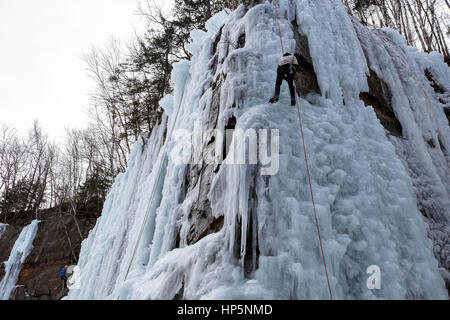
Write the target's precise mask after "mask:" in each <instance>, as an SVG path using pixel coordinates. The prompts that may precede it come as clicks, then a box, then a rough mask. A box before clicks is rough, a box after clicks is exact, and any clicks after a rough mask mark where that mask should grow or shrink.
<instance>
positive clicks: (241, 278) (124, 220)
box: [67, 0, 450, 299]
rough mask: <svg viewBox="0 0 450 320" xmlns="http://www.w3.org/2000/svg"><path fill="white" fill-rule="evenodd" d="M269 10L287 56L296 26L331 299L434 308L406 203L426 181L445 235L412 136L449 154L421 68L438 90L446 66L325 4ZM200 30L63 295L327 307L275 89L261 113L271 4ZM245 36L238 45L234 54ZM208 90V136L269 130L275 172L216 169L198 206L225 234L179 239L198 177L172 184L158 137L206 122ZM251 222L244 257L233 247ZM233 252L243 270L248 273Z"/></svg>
mask: <svg viewBox="0 0 450 320" xmlns="http://www.w3.org/2000/svg"><path fill="white" fill-rule="evenodd" d="M278 2H279V14H280V24H281V32H282V35H283V43H284V48H285V50H286V51H289V52H293V51H294V49H295V48H296V42H295V38H294V30H293V25H292V23H291V21H292V20H296V22H297V24H298V26H299V30H298V31H299V32H301V33H302V34H304V35H306V36H307V37H308V42H309V47H310V53H311V57H312V61H313V64H314V69H315V72H316V74H317V79H318V83H319V86H320V88H321V91H322V95H321V96H320V95H317V94H310V95H308V96H307V97H303V98H301V99H300V101H299V102H300V106H301V109H302V112H303V125H304V132H305V140H306V145H307V149H308V157H309V164H310V170H311V176H312V184H313V189H314V196H315V200H316V204H317V214H318V220H319V224H320V228H321V235H322V240H323V245H324V251H325V258H326V260H327V265H328V272H329V275H330V281H331V288H332V290H333V294H334V297H335V298H337V299H431V298H438V299H448V294H447V291H446V289H445V285H444V280H443V278H442V276H441V275H440V273H439V268H438V262H437V260H436V258H435V257H434V255H433V243H432V241H431V240H430V239H429V238H428V236H427V233H428V232H429V227H428V225H427V224H426V221H425V218H424V217H423V216H422V214H421V213H420V211H419V209H418V206H417V202H418V201H417V197H418V195H417V193H418V189H417V188H418V187H417V186H418V185H420V184H426V187H423V190H428V192H431V196H429V197H427V198H426V200H427V201H431V202H433V203H432V204H431V205H432V206H433V207H435V208H440V209H439V210H440V211H439V210H437V211H436V212H439V214H440V217H436V219H437V220H440V223H442V224H443V225H444V226H445V225H448V224H446V223H447V222H448V217H449V212H448V208H449V201H448V199H449V190H450V188H449V175H448V162H449V158H448V155H447V158H446V157H445V155H444V154H443V152H442V151H441V149H439V148H435V149H434V150H430V148H428V147H427V145H426V142H425V141H428V140H430V139H435V140H436V142H437V141H438V140H440V141H441V143H442V145H443V147H444V148H445V149H446V150H450V144H449V139H450V133H449V127H448V126H445V121H446V119H445V115H444V113H443V112H442V107H441V109H439V104H438V103H437V102H436V101H435V100H434V98H433V97H432V92H431V91H430V88H427V87H424V83H425V82H426V79H425V78H424V76H422V77H419V74H421V75H422V74H423V70H424V67H427V68H428V69H430V71H431V72H432V74H433V75H434V76H435V77H436V80H437V81H439V83H443V84H446V85H447V86H448V85H449V84H450V70H449V68H448V67H447V66H446V65H445V64H444V63H443V61H442V57H440V56H438V55H436V54H430V55H427V54H423V53H419V52H417V50H415V49H413V48H407V47H406V46H405V45H404V41H403V40H402V39H401V38H400V36H399V35H398V34H396V33H394V32H393V31H392V30H383V31H377V32H373V31H369V30H368V29H365V28H364V27H361V28H359V27H357V26H356V27H355V25H356V24H355V23H354V22H352V19H351V18H350V17H349V16H348V15H347V13H346V12H345V10H344V7H343V6H342V4H341V2H340V1H339V0H296V1H289V0H281V1H278ZM222 26H223V28H222V30H221V31H220V37H221V38H220V41H219V42H218V43H217V50H216V52H212V50H211V48H212V47H213V45H214V41H215V39H216V36H217V35H219V30H220V28H221V27H222ZM207 30H208V31H207V32H203V31H199V30H196V31H193V32H192V38H193V43H192V44H191V45H190V46H189V50H190V51H191V53H192V54H193V58H192V60H191V61H190V62H187V61H182V62H179V63H177V64H175V65H174V70H173V74H172V79H173V81H174V83H175V91H174V94H173V96H172V95H171V96H168V97H166V98H164V100H163V101H162V102H161V105H162V106H163V108H164V109H165V115H164V117H163V120H162V122H161V124H160V125H158V126H156V127H155V128H154V130H153V131H152V133H151V134H150V135H149V137H148V138H147V139H146V143H145V144H143V142H142V141H141V140H140V141H138V142H137V143H136V145H135V146H134V149H133V151H132V153H131V155H130V158H129V165H128V169H127V171H126V172H125V173H123V174H120V175H119V176H118V177H117V178H116V181H115V183H114V185H113V187H112V190H111V192H110V194H109V195H108V197H107V200H106V202H105V205H104V209H103V214H102V216H101V217H100V218H99V219H98V221H97V224H96V226H95V228H94V229H93V230H92V231H91V233H90V235H89V237H88V238H87V239H86V240H85V241H84V242H83V246H82V249H81V253H80V259H79V263H78V265H77V267H76V268H75V272H74V276H73V280H74V282H75V284H74V286H73V287H72V288H71V290H70V292H69V295H68V297H67V298H68V299H117V298H120V299H172V298H174V297H175V295H176V294H177V293H180V292H182V296H183V298H184V299H327V298H328V289H327V283H326V280H325V274H324V270H323V263H322V257H321V254H320V248H319V243H318V238H317V233H316V229H315V223H314V216H313V211H312V205H311V199H310V195H309V187H308V182H307V179H306V168H305V161H304V155H303V149H302V144H301V137H300V132H299V124H298V119H297V111H296V109H295V108H293V107H291V106H290V104H289V102H290V101H289V94H288V90H287V86H286V85H285V84H284V85H283V87H282V92H281V100H280V102H279V103H278V104H275V105H271V104H268V103H267V100H268V98H269V97H270V96H271V95H272V92H273V86H274V83H275V78H276V65H277V61H278V59H279V58H280V55H281V49H280V39H279V36H278V26H277V22H276V20H275V11H274V8H273V4H272V3H268V2H267V3H264V4H261V5H257V6H255V7H253V8H251V9H250V10H248V11H247V10H245V8H244V7H243V6H241V7H239V8H238V9H237V10H235V11H234V12H232V13H230V14H226V13H224V12H222V13H220V14H218V15H216V16H215V17H213V18H212V19H211V20H210V21H209V23H208V24H207ZM244 32H245V46H244V47H241V48H238V45H237V43H238V40H239V37H240V36H241V35H242V34H243V33H244ZM363 46H364V50H365V51H366V54H367V52H368V53H369V55H368V56H369V59H368V60H369V61H368V60H366V56H365V52H364V50H363ZM214 63H216V67H214V68H212V67H211V66H212V65H213V64H214ZM369 67H371V68H376V69H377V71H379V72H380V74H379V76H380V77H383V79H384V80H385V81H386V82H387V83H388V84H389V85H390V86H392V89H393V90H392V93H393V107H394V109H395V113H396V115H397V117H398V118H399V121H400V122H401V124H402V126H403V128H404V136H405V139H406V140H407V142H406V145H405V148H406V152H407V156H405V159H402V157H401V156H399V155H398V150H396V148H395V147H394V145H393V143H392V142H391V141H390V138H388V137H387V135H386V134H385V130H384V128H383V126H382V125H381V124H380V122H379V120H378V119H377V117H376V115H375V112H374V110H373V108H371V107H365V106H364V103H363V102H362V101H361V100H360V97H359V94H360V92H364V91H367V90H368V84H367V74H368V73H369ZM422 78H423V79H422ZM212 83H214V84H215V86H214V87H215V88H213V87H212ZM217 88H218V89H217ZM419 88H422V90H419ZM445 88H446V89H450V88H447V87H445ZM214 90H220V96H219V99H218V101H219V102H218V103H219V104H220V108H219V112H218V115H217V125H216V127H217V128H224V127H225V125H226V124H227V121H228V119H229V118H230V117H231V116H234V117H235V118H236V119H237V124H236V129H243V130H244V131H245V130H247V129H263V128H265V129H278V130H279V139H280V145H279V170H278V173H277V174H275V175H271V176H264V175H261V174H260V173H261V169H262V168H261V165H249V164H239V165H237V164H234V165H233V164H222V165H221V166H220V168H219V169H218V171H217V173H212V174H213V175H214V177H213V178H212V183H211V189H210V192H209V194H208V199H209V202H210V203H211V211H212V215H213V216H214V217H220V216H223V217H224V224H223V227H222V229H221V230H220V231H219V232H217V233H213V234H210V235H208V236H206V237H204V238H202V239H201V240H200V241H198V242H197V243H195V244H193V245H188V244H187V241H186V237H187V235H188V234H189V232H190V230H189V213H190V211H191V208H192V206H193V205H194V203H195V202H196V201H197V199H198V197H199V195H200V192H201V190H200V189H199V188H200V186H201V183H198V184H196V185H195V187H192V188H189V190H187V191H186V190H184V186H185V176H186V169H187V166H186V165H185V164H183V163H179V162H177V161H175V160H176V157H175V156H177V155H179V154H180V152H181V151H180V149H179V148H177V146H178V145H177V143H176V142H177V140H176V139H175V137H174V136H172V135H171V133H172V132H173V133H174V135H175V134H176V133H177V132H182V131H181V129H184V130H185V131H184V132H194V131H195V130H194V125H195V121H201V123H202V125H203V127H204V128H207V127H208V125H209V116H210V113H211V108H212V107H213V106H214V101H216V102H217V99H216V97H215V96H214ZM167 119H168V121H166V120H167ZM166 123H167V126H166ZM172 129H174V130H175V131H172ZM166 130H167V131H166ZM165 132H166V133H167V139H165ZM164 141H165V144H164V143H163V142H164ZM235 141H236V137H234V138H233V143H232V147H233V145H234V144H235ZM231 150H233V149H232V148H231ZM272 150H274V149H272ZM408 166H409V167H408ZM410 167H411V168H414V169H415V172H416V174H417V176H416V177H415V178H414V179H416V180H414V179H413V178H412V177H411V172H410V169H409V168H410ZM418 182H419V183H418ZM419 191H420V190H419ZM429 195H430V194H429ZM237 221H241V225H242V227H241V228H239V227H238V226H237V225H236V223H237ZM250 225H251V226H250ZM250 227H252V228H251V229H252V230H253V236H252V239H251V240H252V242H253V243H252V245H251V248H252V252H246V251H247V245H246V244H247V241H246V237H247V236H248V232H247V231H248V230H250ZM237 233H240V234H241V235H240V238H241V241H240V242H237V241H236V238H237ZM445 236H446V237H447V239H444V240H446V241H448V233H447V234H446V235H445V232H444V237H445ZM177 238H179V241H177ZM138 240H139V241H138ZM256 241H257V243H256ZM239 245H240V247H238V248H236V246H239ZM256 248H258V249H256ZM236 251H237V252H240V255H239V256H240V257H241V258H238V257H236V254H235V252H236ZM257 251H258V252H257ZM244 256H247V257H250V260H252V261H253V263H252V264H251V265H252V268H253V270H251V271H252V272H250V273H248V272H245V271H244V267H245V264H246V262H245V261H244V260H245V259H244V258H242V257H244ZM256 260H257V261H258V267H257V268H256V267H255V266H256ZM371 265H376V266H378V267H379V269H380V271H381V277H380V279H381V288H380V289H369V288H368V287H367V285H366V280H367V279H368V277H369V274H367V272H366V271H367V268H368V267H369V266H371Z"/></svg>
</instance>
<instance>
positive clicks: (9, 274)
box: [0, 220, 39, 300]
mask: <svg viewBox="0 0 450 320" xmlns="http://www.w3.org/2000/svg"><path fill="white" fill-rule="evenodd" d="M38 223H39V221H38V220H33V222H31V224H29V225H28V226H26V227H24V228H23V229H22V231H21V232H20V235H19V238H17V240H16V242H15V243H14V247H13V248H12V250H11V254H10V255H9V259H8V261H5V262H3V263H4V265H5V275H4V276H3V279H2V281H1V282H0V300H8V299H9V298H10V296H11V294H12V293H13V291H14V288H15V287H16V283H17V279H18V278H19V273H20V270H21V267H22V264H23V263H24V262H25V260H26V259H27V257H28V254H29V253H30V252H31V249H33V241H34V237H35V236H36V232H37V229H38ZM0 236H1V226H0Z"/></svg>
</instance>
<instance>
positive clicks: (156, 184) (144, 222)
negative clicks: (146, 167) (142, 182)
mask: <svg viewBox="0 0 450 320" xmlns="http://www.w3.org/2000/svg"><path fill="white" fill-rule="evenodd" d="M190 77H191V74H190V73H189V75H188V77H187V79H186V81H185V82H184V86H183V93H182V95H181V99H180V103H179V104H178V109H177V113H176V114H175V119H174V122H173V125H172V127H171V128H170V131H169V133H168V135H167V137H168V138H167V141H166V143H165V144H164V148H163V150H162V158H161V161H160V164H159V167H158V175H157V176H156V180H155V182H154V183H153V189H152V193H151V195H150V201H149V203H148V205H147V208H146V211H145V217H144V221H143V223H142V225H141V230H140V232H139V235H138V238H137V240H136V244H135V246H134V249H133V254H132V256H131V259H130V263H129V264H128V267H127V272H126V273H125V277H124V279H123V282H125V281H126V280H127V278H128V274H129V272H130V270H131V265H132V264H133V261H134V258H135V256H136V252H137V248H138V246H139V243H140V242H141V237H142V234H143V232H144V228H145V225H146V224H147V220H148V217H149V213H150V209H151V206H152V205H153V200H154V198H155V194H156V188H157V186H158V183H159V179H160V178H161V172H162V168H163V164H164V163H165V161H166V156H167V146H168V145H169V142H170V140H171V137H172V132H173V130H174V128H175V125H176V123H177V119H178V115H179V113H180V108H181V104H182V103H183V100H184V93H185V88H186V84H187V83H188V82H189V79H190ZM119 298H120V295H119V296H118V297H117V300H119Z"/></svg>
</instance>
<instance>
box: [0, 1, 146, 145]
mask: <svg viewBox="0 0 450 320" xmlns="http://www.w3.org/2000/svg"><path fill="white" fill-rule="evenodd" d="M137 1H138V0H0V124H1V123H7V124H9V125H11V126H13V127H16V128H18V129H19V130H20V131H21V132H22V133H23V132H25V131H26V130H27V129H28V128H30V126H31V124H32V122H33V119H39V121H40V123H41V124H42V126H43V127H44V128H45V129H46V131H47V132H49V133H50V135H51V137H52V138H55V139H57V140H59V141H61V137H62V136H63V135H64V127H65V126H66V127H83V126H84V123H85V122H86V119H87V117H86V108H87V105H88V96H87V94H88V92H89V91H90V90H92V88H93V83H92V81H91V80H90V79H89V78H88V76H87V73H86V71H85V64H84V62H83V60H82V59H81V55H82V54H83V52H88V51H89V48H91V47H92V45H95V46H100V47H101V46H103V45H105V44H106V42H107V41H108V39H110V38H111V36H114V37H115V38H118V39H120V40H123V41H124V42H126V41H127V40H128V39H130V38H132V37H133V35H134V28H136V29H137V30H142V29H143V23H142V22H141V20H140V18H139V17H138V16H136V15H135V12H136V8H137Z"/></svg>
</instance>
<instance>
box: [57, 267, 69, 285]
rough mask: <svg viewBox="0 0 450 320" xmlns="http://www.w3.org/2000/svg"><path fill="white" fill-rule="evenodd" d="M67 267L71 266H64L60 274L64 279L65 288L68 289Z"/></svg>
mask: <svg viewBox="0 0 450 320" xmlns="http://www.w3.org/2000/svg"><path fill="white" fill-rule="evenodd" d="M67 268H69V266H68V265H65V266H64V268H62V269H61V271H60V272H59V276H60V277H61V280H63V281H64V288H66V289H67V276H66V272H67Z"/></svg>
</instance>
